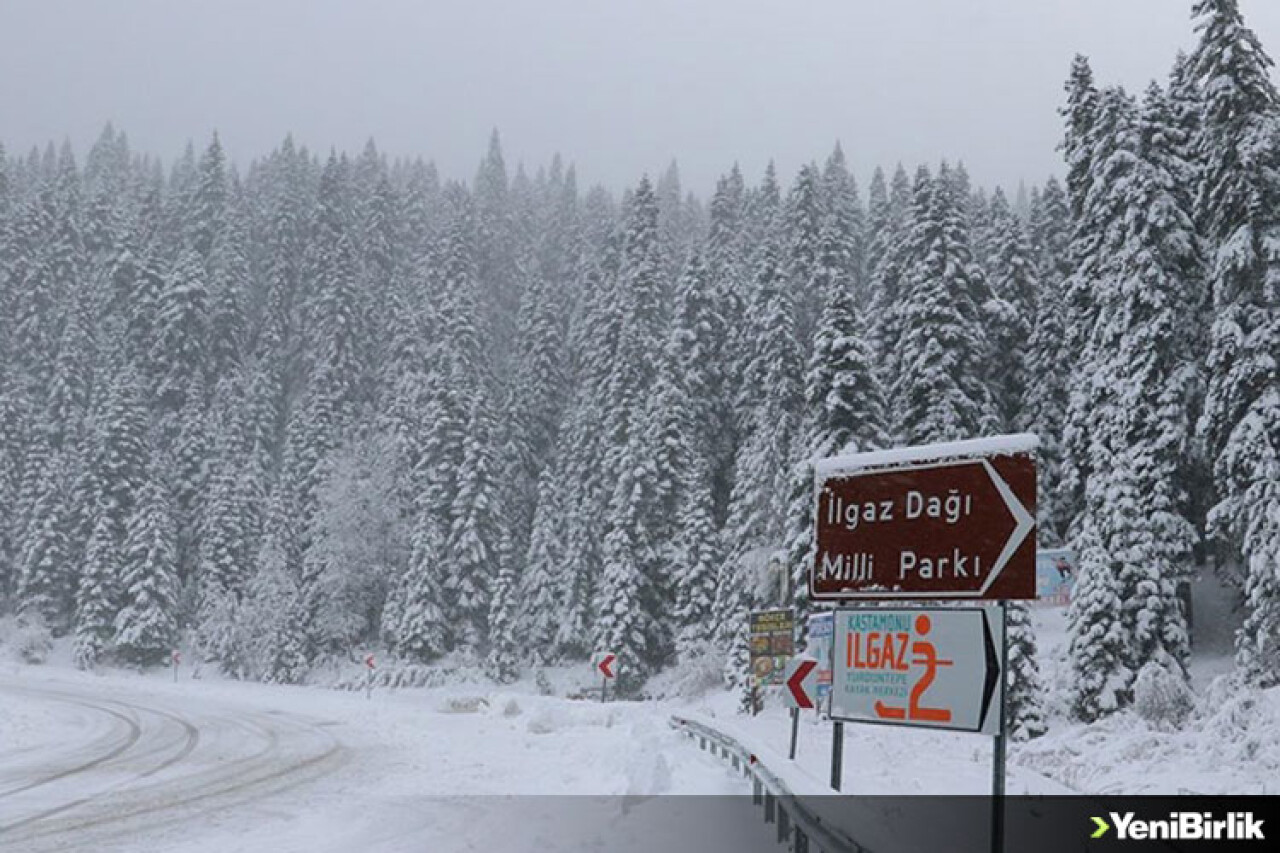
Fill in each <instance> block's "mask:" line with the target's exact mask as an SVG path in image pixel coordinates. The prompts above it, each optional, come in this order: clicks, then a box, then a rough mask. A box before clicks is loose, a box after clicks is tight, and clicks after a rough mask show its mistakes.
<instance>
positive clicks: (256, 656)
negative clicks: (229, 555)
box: [234, 534, 309, 684]
mask: <svg viewBox="0 0 1280 853" xmlns="http://www.w3.org/2000/svg"><path fill="white" fill-rule="evenodd" d="M254 562H255V570H254V574H253V577H252V579H251V580H250V581H249V586H248V589H247V591H246V595H245V597H244V603H243V605H242V606H241V607H240V608H239V610H238V613H237V617H238V621H237V628H236V630H235V631H234V637H235V641H234V648H235V650H236V653H237V655H238V656H240V657H241V659H243V660H244V662H245V663H244V665H245V668H246V671H247V672H249V673H250V674H251V675H252V676H253V677H254V678H256V679H257V680H259V681H267V682H272V683H277V684H296V683H298V682H299V681H301V680H302V678H303V677H304V676H305V675H306V673H307V669H308V667H309V656H308V650H307V631H308V625H307V624H306V620H307V611H306V607H305V606H304V604H303V597H302V590H301V589H300V588H299V585H298V581H297V578H296V576H295V574H294V573H293V572H292V571H291V570H290V569H289V566H288V563H287V560H286V556H285V550H284V548H283V546H281V545H280V543H279V541H278V540H277V539H276V537H275V535H273V534H268V535H267V536H266V538H265V539H264V540H263V542H262V548H261V550H260V552H259V553H258V555H257V557H256V559H255V561H254Z"/></svg>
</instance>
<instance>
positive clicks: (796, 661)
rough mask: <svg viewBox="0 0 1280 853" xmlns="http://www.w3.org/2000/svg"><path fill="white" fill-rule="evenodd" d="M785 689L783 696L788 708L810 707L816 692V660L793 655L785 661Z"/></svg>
mask: <svg viewBox="0 0 1280 853" xmlns="http://www.w3.org/2000/svg"><path fill="white" fill-rule="evenodd" d="M786 685H787V690H786V692H785V693H784V694H783V698H785V699H786V700H787V707H788V708H812V707H813V698H814V696H816V695H817V692H818V662H817V661H816V660H814V659H813V658H811V657H804V656H801V657H794V658H792V659H791V660H790V661H788V662H787V679H786Z"/></svg>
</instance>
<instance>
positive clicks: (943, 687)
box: [831, 607, 1004, 735]
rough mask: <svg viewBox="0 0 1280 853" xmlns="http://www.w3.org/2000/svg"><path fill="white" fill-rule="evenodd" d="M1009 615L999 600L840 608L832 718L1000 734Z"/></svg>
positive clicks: (833, 676) (835, 653) (837, 619)
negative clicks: (1004, 616)
mask: <svg viewBox="0 0 1280 853" xmlns="http://www.w3.org/2000/svg"><path fill="white" fill-rule="evenodd" d="M1001 617H1002V614H1001V611H1000V609H999V608H998V607H968V608H943V607H936V608H902V609H889V608H881V607H866V608H861V607H860V608H847V609H841V610H837V611H836V616H835V622H836V624H835V644H834V645H835V648H834V650H833V651H834V654H833V658H834V660H833V661H832V663H833V667H832V685H831V717H832V719H837V720H849V721H854V722H861V723H883V724H886V725H896V726H917V727H923V728H936V729H950V730H952V731H964V732H981V733H982V734H991V735H994V734H996V733H997V732H998V731H999V730H1000V724H1001V720H1000V717H1001V709H1000V708H999V704H1000V690H999V686H1000V681H999V679H1000V661H1001V660H1002V659H1003V656H1002V643H1003V639H1004V638H1003V631H1002V625H1001Z"/></svg>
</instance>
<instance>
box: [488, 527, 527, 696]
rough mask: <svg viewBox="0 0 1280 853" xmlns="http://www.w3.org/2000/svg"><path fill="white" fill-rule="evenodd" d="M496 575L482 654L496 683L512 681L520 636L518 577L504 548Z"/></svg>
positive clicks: (509, 555) (515, 670)
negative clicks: (486, 636)
mask: <svg viewBox="0 0 1280 853" xmlns="http://www.w3.org/2000/svg"><path fill="white" fill-rule="evenodd" d="M498 550H499V555H500V556H499V560H498V562H499V563H500V565H499V567H498V576H497V578H496V579H495V580H494V584H493V592H492V595H491V597H490V600H489V617H488V628H489V637H488V640H489V651H488V654H487V655H486V656H485V670H486V671H487V672H488V673H489V677H490V678H492V679H494V680H495V681H497V682H498V683H499V684H508V683H510V682H512V681H515V679H516V675H517V671H518V670H517V664H518V663H519V661H518V652H519V645H520V642H519V641H520V636H519V635H518V634H517V633H516V605H517V602H516V596H517V595H518V594H519V586H518V584H519V578H518V577H517V576H516V565H515V560H514V559H512V555H511V554H510V553H506V554H503V553H502V552H503V551H506V550H507V549H506V548H504V547H502V546H500V547H499V549H498Z"/></svg>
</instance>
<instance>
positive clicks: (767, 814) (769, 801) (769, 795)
mask: <svg viewBox="0 0 1280 853" xmlns="http://www.w3.org/2000/svg"><path fill="white" fill-rule="evenodd" d="M776 805H777V804H776V802H775V801H774V797H773V791H768V790H766V791H765V792H764V822H765V823H773V820H774V809H775V806H776Z"/></svg>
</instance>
